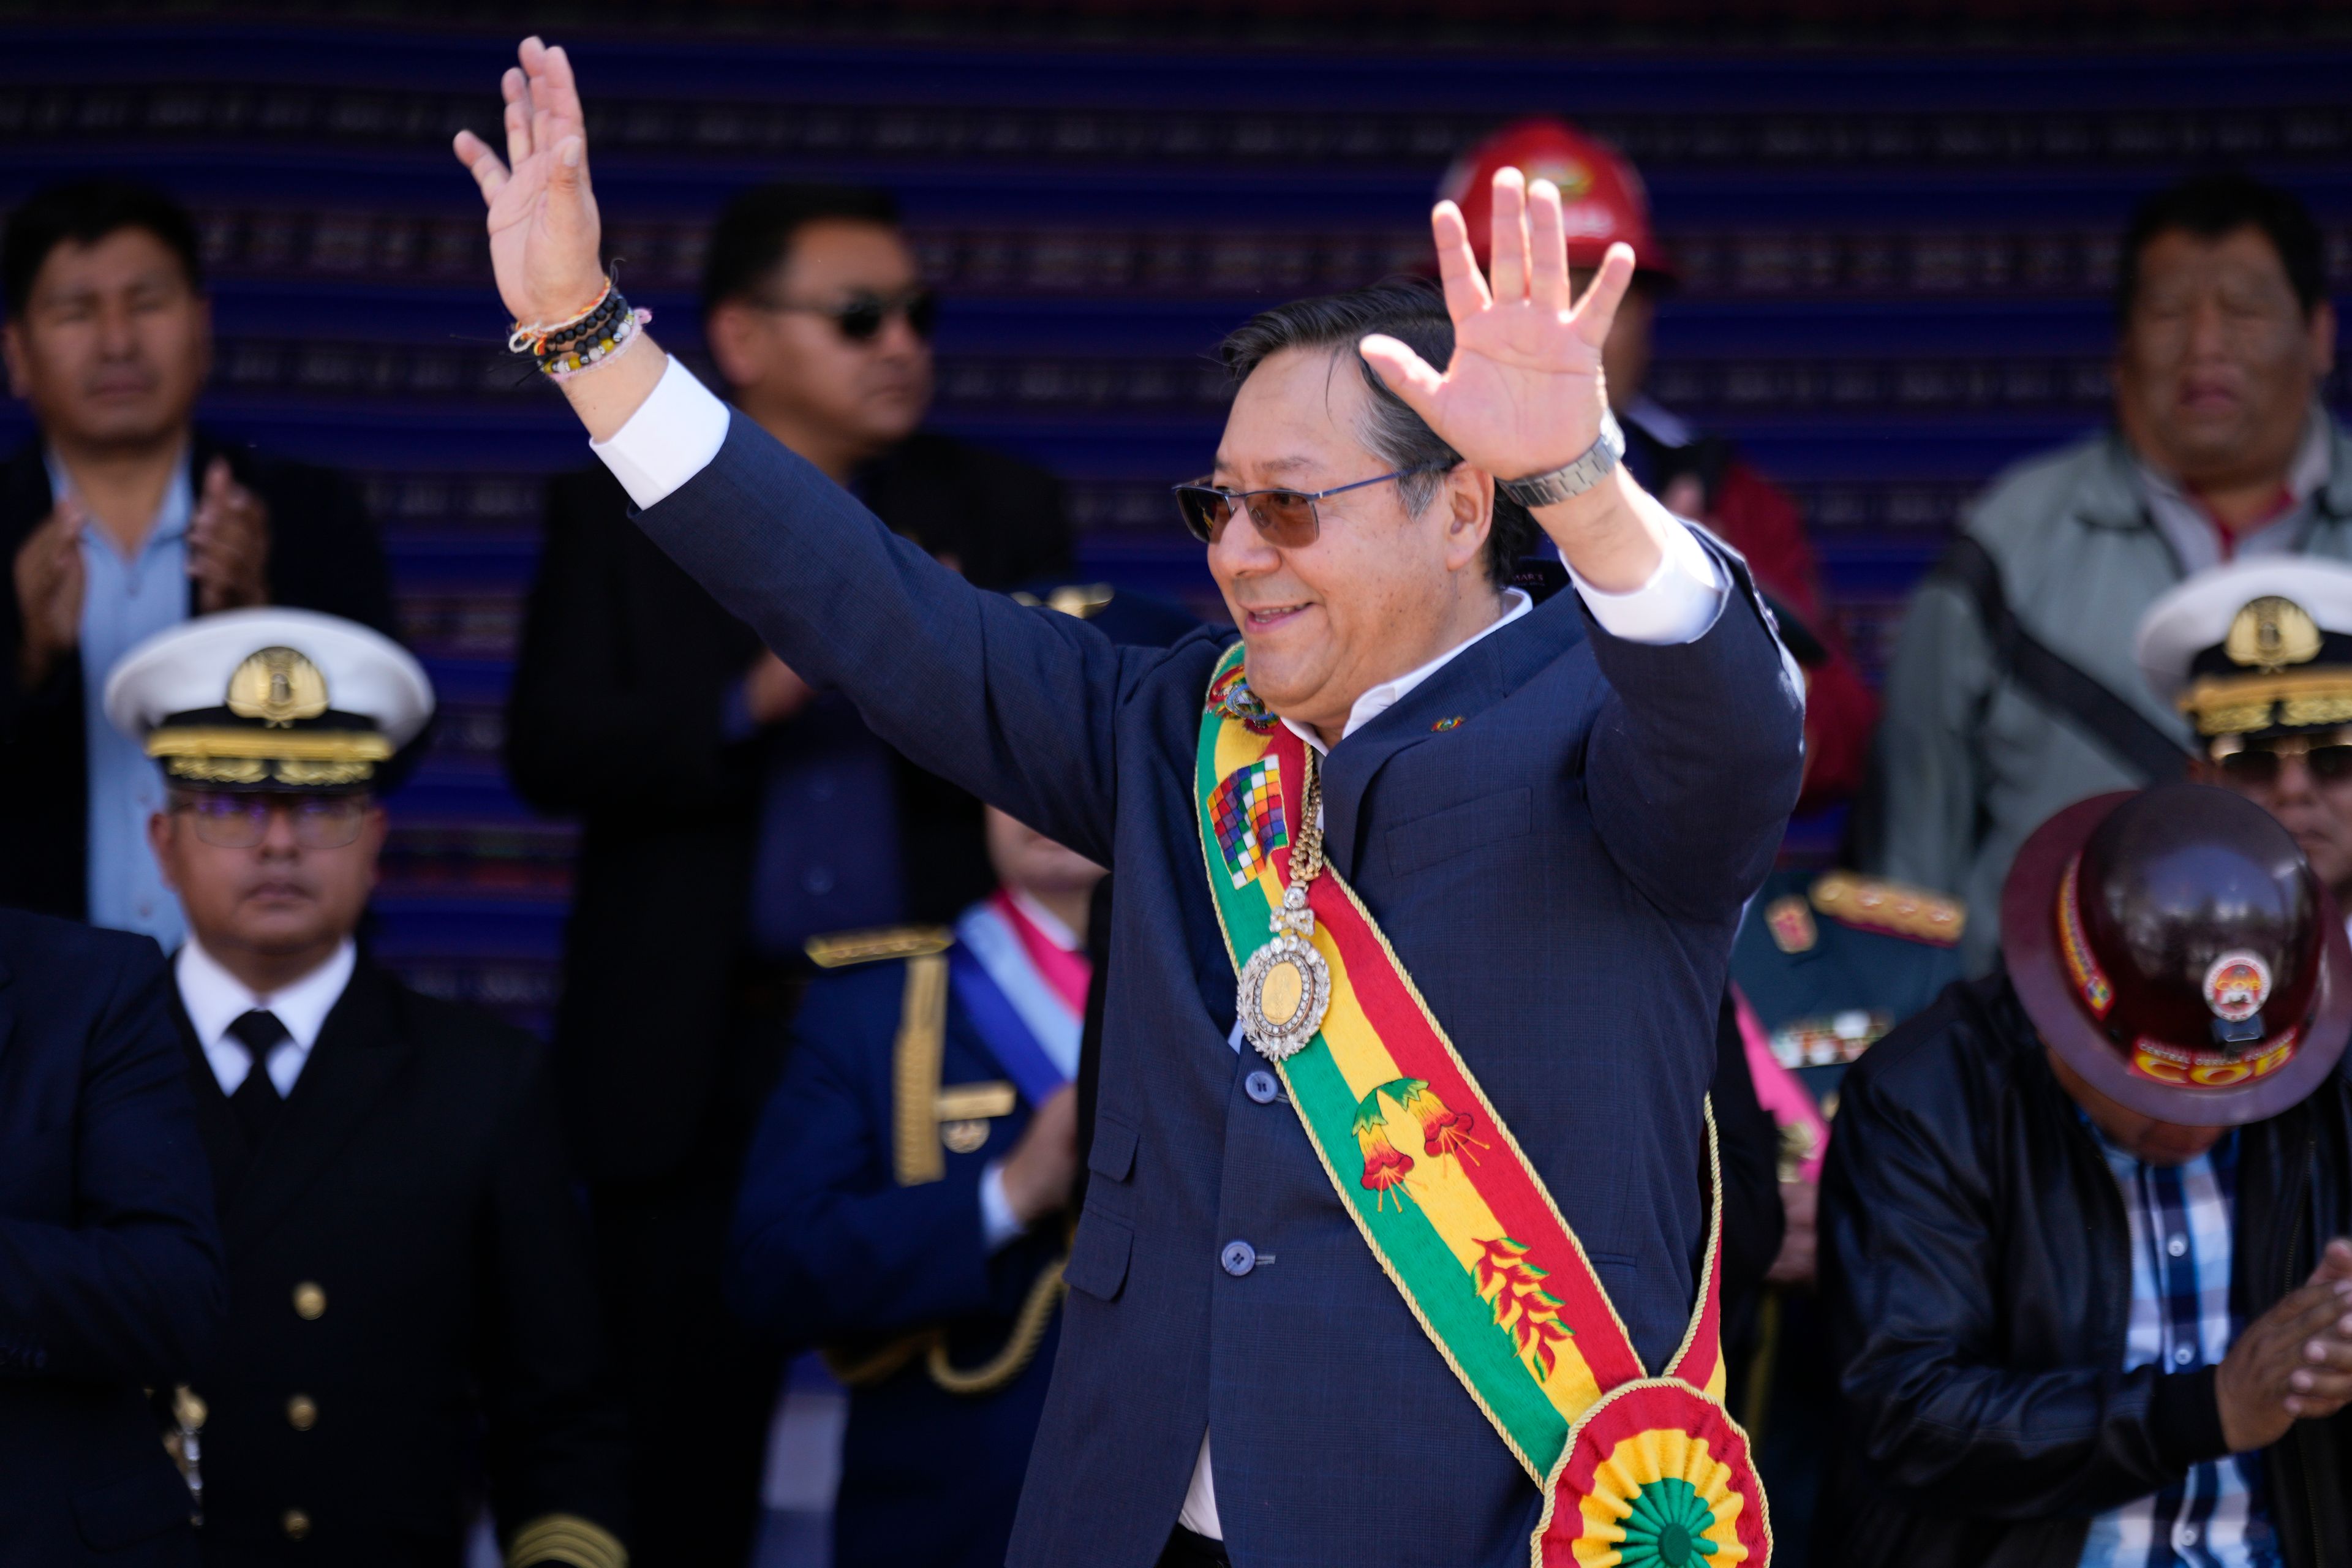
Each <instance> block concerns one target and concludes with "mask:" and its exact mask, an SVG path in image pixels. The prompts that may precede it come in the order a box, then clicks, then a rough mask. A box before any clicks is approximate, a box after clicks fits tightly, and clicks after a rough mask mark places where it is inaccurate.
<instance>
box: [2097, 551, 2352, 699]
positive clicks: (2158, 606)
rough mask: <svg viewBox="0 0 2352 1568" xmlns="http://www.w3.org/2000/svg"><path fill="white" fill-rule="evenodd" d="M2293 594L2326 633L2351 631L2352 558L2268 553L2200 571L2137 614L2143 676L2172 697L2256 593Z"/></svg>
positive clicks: (2135, 648)
mask: <svg viewBox="0 0 2352 1568" xmlns="http://www.w3.org/2000/svg"><path fill="white" fill-rule="evenodd" d="M2273 597H2274V598H2281V599H2292V600H2293V601H2294V603H2296V604H2298V605H2302V606H2303V608H2304V610H2305V613H2306V614H2308V615H2309V616H2311V618H2312V620H2313V621H2314V622H2315V623H2316V624H2317V626H2318V627H2319V629H2320V630H2321V631H2323V632H2336V633H2341V634H2347V635H2352V565H2347V564H2345V563H2343V562H2340V561H2323V560H2319V559H2316V558H2315V557H2313V556H2309V555H2266V556H2263V557H2262V558H2260V559H2259V560H2253V561H2241V562H2237V563H2233V564H2231V565H2228V566H2216V567H2214V568H2212V569H2211V570H2210V571H2206V572H2200V573H2199V574H2197V575H2195V576H2194V577H2191V578H2189V580H2188V581H2187V582H2185V583H2182V584H2179V585H2178V586H2176V587H2174V588H2172V589H2170V590H2168V591H2167V592H2166V593H2165V595H2163V596H2162V597H2161V598H2159V599H2158V600H2157V601H2156V603H2154V604H2152V605H2149V606H2148V607H2147V612H2146V613H2145V614H2143V615H2142V616H2140V618H2139V632H2138V634H2137V637H2135V638H2134V639H2133V645H2132V655H2133V658H2135V659H2137V661H2138V664H2139V670H2140V676H2141V679H2145V680H2146V681H2147V684H2148V687H2149V689H2151V690H2153V691H2154V692H2155V693H2156V694H2157V695H2158V697H2161V698H2163V699H2164V700H2165V701H2167V702H2170V701H2171V700H2173V699H2174V698H2176V697H2178V696H2179V695H2180V693H2181V691H2182V690H2183V689H2186V688H2187V686H2188V685H2189V664H2190V663H2191V662H2192V661H2193V660H2194V659H2195V658H2197V656H2198V655H2199V654H2200V653H2203V652H2204V651H2205V650H2206V649H2207V648H2210V647H2221V644H2222V642H2223V640H2224V639H2226V638H2227V637H2229V635H2230V624H2231V622H2232V621H2234V620H2236V619H2237V617H2238V612H2239V611H2241V610H2242V609H2244V608H2245V607H2246V606H2247V605H2251V604H2252V603H2253V602H2254V601H2255V600H2256V599H2266V598H2273Z"/></svg>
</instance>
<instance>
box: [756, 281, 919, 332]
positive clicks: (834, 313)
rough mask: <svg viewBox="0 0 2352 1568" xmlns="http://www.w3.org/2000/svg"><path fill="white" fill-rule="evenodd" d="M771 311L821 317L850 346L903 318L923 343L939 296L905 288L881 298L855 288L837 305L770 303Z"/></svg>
mask: <svg viewBox="0 0 2352 1568" xmlns="http://www.w3.org/2000/svg"><path fill="white" fill-rule="evenodd" d="M767 309H769V310H786V311H797V312H800V313H803V314H806V315H811V316H823V317H825V318H826V319H827V320H829V321H832V322H833V325H834V330H835V331H838V332H839V333H840V334H841V335H842V336H843V337H844V338H845V339H847V340H848V341H849V342H853V343H870V342H873V341H874V340H875V339H877V338H878V337H880V336H881V335H882V329H883V327H884V326H885V325H887V323H888V321H889V320H890V318H891V317H893V316H904V317H905V318H906V319H907V329H908V331H911V332H913V333H914V334H915V335H916V336H917V337H919V338H920V339H922V340H923V342H930V341H931V333H932V332H933V331H937V330H938V328H939V324H940V297H939V296H938V295H937V294H934V293H932V292H931V291H930V290H929V289H923V288H915V289H908V290H907V291H906V292H905V293H903V294H894V295H892V296H891V297H890V298H888V299H887V300H886V299H884V298H883V297H882V296H881V295H879V294H869V293H867V292H866V291H865V290H864V289H859V290H858V291H856V293H853V294H851V295H850V296H849V298H848V300H845V301H844V302H843V303H841V304H838V305H797V304H793V303H792V302H790V301H788V300H777V301H771V302H769V303H768V305H767Z"/></svg>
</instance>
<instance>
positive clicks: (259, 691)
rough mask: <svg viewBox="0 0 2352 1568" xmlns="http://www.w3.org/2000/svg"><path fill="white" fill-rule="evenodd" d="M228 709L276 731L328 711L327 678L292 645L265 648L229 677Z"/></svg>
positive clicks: (248, 658)
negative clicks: (258, 721)
mask: <svg viewBox="0 0 2352 1568" xmlns="http://www.w3.org/2000/svg"><path fill="white" fill-rule="evenodd" d="M226 704H227V707H228V710H229V711H230V712H232V713H234V714H236V716H237V717H238V718H240V719H258V720H260V721H262V722H263V723H264V724H266V725H268V727H269V728H271V729H273V730H278V729H284V728H285V727H287V726H288V725H290V724H292V723H293V722H294V721H296V720H298V719H316V718H317V717H318V716H319V715H320V714H321V713H324V712H325V711H326V710H327V678H326V677H325V676H324V675H322V674H320V672H319V667H318V666H317V665H315V664H312V663H311V662H310V660H309V659H308V658H304V657H303V656H302V655H301V654H299V653H297V652H296V651H295V650H294V649H292V648H290V647H266V648H263V649H262V650H261V651H260V652H258V653H256V654H252V655H249V656H248V657H247V659H246V661H245V662H244V663H243V664H240V665H238V666H237V667H236V673H235V674H233V675H231V676H230V677H229V678H228V696H227V698H226Z"/></svg>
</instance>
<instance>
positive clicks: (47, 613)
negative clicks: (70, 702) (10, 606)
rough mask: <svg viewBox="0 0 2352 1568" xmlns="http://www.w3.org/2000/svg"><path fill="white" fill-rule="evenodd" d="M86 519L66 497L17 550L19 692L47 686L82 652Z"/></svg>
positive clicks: (77, 504)
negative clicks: (63, 660)
mask: <svg viewBox="0 0 2352 1568" xmlns="http://www.w3.org/2000/svg"><path fill="white" fill-rule="evenodd" d="M87 521H89V513H87V512H85V511H84V510H82V506H81V503H80V502H79V501H78V500H75V499H74V498H73V497H71V496H66V497H64V498H62V499H60V500H58V504H57V506H56V508H55V509H54V510H51V511H50V513H49V515H48V516H47V518H45V519H43V520H42V521H41V524H40V526H39V527H37V528H36V529H34V530H33V531H32V532H30V533H29V534H26V536H25V542H24V543H23V544H21V545H18V546H17V547H16V613H17V614H18V615H19V616H21V617H23V621H24V626H25V631H24V640H23V641H22V642H21V643H20V644H19V645H18V647H17V654H16V681H17V685H18V687H19V689H22V690H26V691H30V690H32V689H34V688H35V687H37V686H38V685H40V684H41V682H43V681H44V680H47V679H48V676H49V671H50V670H52V669H54V668H57V661H58V658H60V657H62V656H63V655H65V654H68V653H70V652H71V651H72V650H73V649H74V648H76V647H79V646H80V643H81V596H82V587H83V579H84V574H83V571H82V561H81V531H82V525H83V524H84V523H85V522H87Z"/></svg>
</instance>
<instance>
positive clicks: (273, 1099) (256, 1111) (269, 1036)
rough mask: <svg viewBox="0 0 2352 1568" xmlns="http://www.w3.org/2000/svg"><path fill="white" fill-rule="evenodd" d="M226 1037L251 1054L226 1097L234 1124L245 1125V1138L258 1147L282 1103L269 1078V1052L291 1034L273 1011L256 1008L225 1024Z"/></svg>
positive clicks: (248, 1055) (247, 1053)
mask: <svg viewBox="0 0 2352 1568" xmlns="http://www.w3.org/2000/svg"><path fill="white" fill-rule="evenodd" d="M228 1037H229V1038H230V1039H232V1040H235V1041H236V1043H237V1044H238V1045H240V1046H243V1047H245V1054H246V1055H247V1057H249V1058H252V1065H251V1066H249V1067H248V1068H247V1069H246V1073H245V1081H244V1082H243V1083H241V1084H238V1085H237V1086H236V1093H235V1094H232V1095H230V1096H229V1097H228V1104H229V1109H230V1110H234V1111H236V1121H237V1125H238V1126H240V1127H242V1128H244V1129H245V1137H246V1142H247V1143H248V1144H250V1145H251V1146H253V1147H255V1148H258V1147H260V1144H261V1140H262V1138H263V1137H264V1136H265V1135H266V1134H267V1133H268V1131H269V1127H270V1124H271V1123H272V1122H274V1121H277V1120H278V1111H279V1110H280V1109H282V1108H283V1107H284V1106H285V1104H286V1101H285V1100H282V1099H281V1098H279V1096H278V1086H277V1084H275V1083H273V1082H271V1081H270V1078H269V1052H270V1050H271V1048H272V1047H275V1046H276V1045H277V1044H278V1042H279V1041H281V1040H286V1039H290V1038H292V1037H291V1036H290V1035H289V1034H287V1032H286V1026H285V1025H283V1024H281V1023H279V1022H278V1015H277V1014H275V1013H265V1012H262V1011H261V1010H260V1009H258V1008H256V1009H255V1010H254V1011H252V1012H250V1013H246V1014H241V1015H240V1016H238V1017H237V1018H236V1021H235V1022H233V1023H232V1024H230V1025H229V1026H228Z"/></svg>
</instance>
